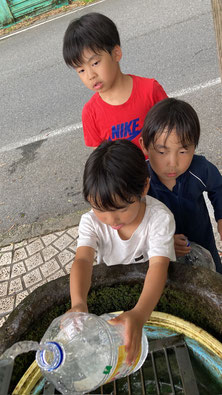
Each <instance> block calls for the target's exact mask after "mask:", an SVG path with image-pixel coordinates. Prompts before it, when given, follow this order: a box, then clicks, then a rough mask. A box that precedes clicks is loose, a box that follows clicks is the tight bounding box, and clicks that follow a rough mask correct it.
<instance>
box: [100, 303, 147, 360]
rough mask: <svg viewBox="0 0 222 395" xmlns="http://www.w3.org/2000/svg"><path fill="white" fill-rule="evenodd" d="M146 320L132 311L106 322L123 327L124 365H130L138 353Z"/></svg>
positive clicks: (140, 314)
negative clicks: (125, 353) (125, 354)
mask: <svg viewBox="0 0 222 395" xmlns="http://www.w3.org/2000/svg"><path fill="white" fill-rule="evenodd" d="M145 321H146V319H145V320H144V319H143V315H142V313H139V312H138V311H136V310H135V308H134V309H132V310H129V311H126V312H124V313H122V314H120V315H119V316H118V317H116V318H114V319H112V320H110V321H108V322H109V323H110V324H112V325H117V324H122V325H124V326H125V333H124V343H125V350H126V352H127V357H126V363H127V364H128V365H131V364H132V363H133V362H134V361H135V360H136V358H137V356H138V353H139V351H140V345H141V336H142V328H143V325H144V323H145Z"/></svg>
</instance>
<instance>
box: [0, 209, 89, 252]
mask: <svg viewBox="0 0 222 395" xmlns="http://www.w3.org/2000/svg"><path fill="white" fill-rule="evenodd" d="M87 211H88V210H82V211H76V212H73V213H70V214H65V215H61V216H60V215H58V216H57V217H56V218H48V219H46V220H44V221H42V222H33V223H32V224H24V225H15V226H13V227H12V228H10V229H9V230H8V231H6V232H3V233H0V247H5V246H7V245H9V244H11V243H18V242H21V241H23V240H26V239H31V238H33V237H38V236H44V235H47V234H49V233H54V232H60V231H63V230H66V229H67V228H71V227H73V226H77V225H78V224H79V221H80V218H81V216H82V214H84V213H85V212H87Z"/></svg>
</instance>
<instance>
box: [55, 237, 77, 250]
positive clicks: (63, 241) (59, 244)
mask: <svg viewBox="0 0 222 395" xmlns="http://www.w3.org/2000/svg"><path fill="white" fill-rule="evenodd" d="M72 241H73V238H72V237H70V236H69V235H67V234H64V235H62V236H60V237H59V239H58V240H56V241H55V242H54V243H53V245H54V246H55V247H56V248H58V249H59V250H60V251H62V250H64V248H66V247H67V246H68V245H69V244H71V243H72Z"/></svg>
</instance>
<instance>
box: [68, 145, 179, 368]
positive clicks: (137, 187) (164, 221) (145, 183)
mask: <svg viewBox="0 0 222 395" xmlns="http://www.w3.org/2000/svg"><path fill="white" fill-rule="evenodd" d="M148 189H149V174H148V168H147V165H146V162H145V158H144V155H143V153H142V152H141V150H140V149H139V148H138V147H137V146H136V145H135V144H133V143H131V142H130V141H128V140H121V139H120V140H116V141H105V142H103V143H102V144H101V145H100V146H99V147H98V148H96V149H95V151H93V152H92V153H91V155H90V156H89V158H88V160H87V162H86V165H85V170H84V176H83V194H84V198H85V200H86V201H88V202H89V203H90V205H91V208H92V210H91V211H90V212H88V213H86V214H84V215H83V216H82V218H81V221H80V224H79V239H78V246H77V251H76V257H75V260H74V262H73V265H72V268H71V273H70V293H71V302H72V307H71V311H80V312H81V311H82V312H87V311H88V308H87V295H88V292H89V289H90V285H91V276H92V268H93V261H94V256H95V252H96V250H97V260H98V263H100V262H104V263H106V265H117V264H125V265H126V264H131V263H136V262H146V261H148V260H149V268H148V271H147V275H146V278H145V281H144V286H143V290H142V293H141V295H140V298H139V300H138V302H137V303H136V305H135V306H134V308H133V309H131V310H130V311H126V312H124V313H122V314H120V315H119V316H118V317H116V318H115V319H113V320H112V321H111V323H113V324H117V323H121V324H123V325H125V348H126V351H127V363H129V364H131V363H132V362H133V361H134V360H135V358H136V356H137V354H138V352H139V348H140V342H141V334H142V328H143V325H144V324H145V322H146V321H147V320H148V319H149V317H150V314H151V313H152V311H153V309H154V308H155V306H156V304H157V303H158V301H159V299H160V296H161V294H162V292H163V289H164V286H165V283H166V279H167V271H168V265H169V262H170V260H175V252H174V238H173V236H174V232H175V222H174V217H173V215H172V213H171V211H170V210H169V209H168V208H167V207H166V206H165V205H164V204H163V203H161V202H159V201H158V200H156V199H154V198H152V197H150V196H147V192H148Z"/></svg>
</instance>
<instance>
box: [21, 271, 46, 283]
mask: <svg viewBox="0 0 222 395" xmlns="http://www.w3.org/2000/svg"><path fill="white" fill-rule="evenodd" d="M23 280H24V283H25V286H26V288H28V287H31V286H32V285H33V284H35V283H38V282H39V281H41V280H42V275H41V273H40V270H39V269H34V270H32V271H31V272H29V273H28V274H25V275H24V276H23Z"/></svg>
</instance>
